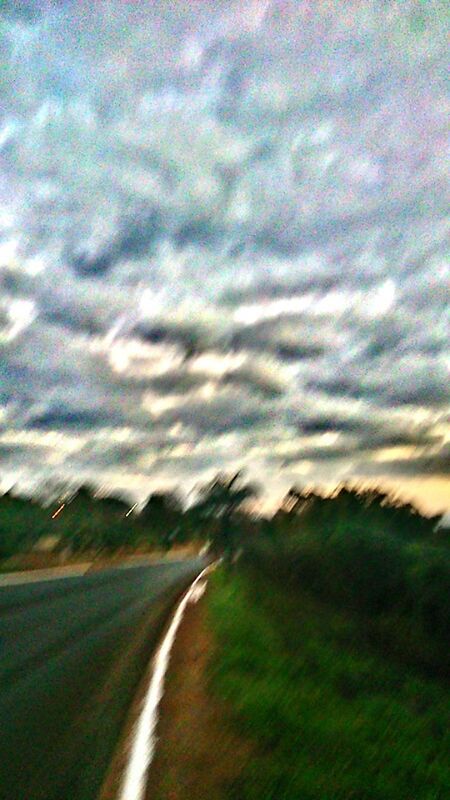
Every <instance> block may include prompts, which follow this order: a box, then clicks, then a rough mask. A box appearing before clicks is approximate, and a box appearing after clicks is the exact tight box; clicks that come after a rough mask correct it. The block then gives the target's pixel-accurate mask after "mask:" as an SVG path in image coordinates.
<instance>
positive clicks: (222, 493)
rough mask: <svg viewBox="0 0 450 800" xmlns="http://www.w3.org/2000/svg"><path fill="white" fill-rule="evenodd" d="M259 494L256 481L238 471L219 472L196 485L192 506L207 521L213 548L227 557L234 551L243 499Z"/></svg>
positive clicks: (243, 504) (246, 499)
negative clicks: (194, 500) (228, 473)
mask: <svg viewBox="0 0 450 800" xmlns="http://www.w3.org/2000/svg"><path fill="white" fill-rule="evenodd" d="M258 494H259V488H258V486H256V484H253V483H246V482H245V481H243V476H242V472H237V473H236V474H234V475H231V476H228V475H225V474H223V473H219V475H217V476H216V477H215V478H213V480H212V481H210V482H209V483H206V484H204V485H203V486H201V487H200V489H199V492H198V500H197V502H196V503H195V504H194V507H193V510H194V512H195V514H196V516H197V517H198V519H199V521H200V522H201V523H203V524H205V523H206V524H207V527H208V535H209V538H210V539H211V542H212V547H213V549H214V550H215V551H216V552H218V553H222V554H223V556H224V557H225V558H226V559H227V560H231V559H232V558H233V555H235V553H236V550H237V547H238V543H239V541H240V536H239V516H240V515H242V513H243V509H244V506H245V503H246V502H247V501H248V500H251V499H253V498H255V497H257V495H258Z"/></svg>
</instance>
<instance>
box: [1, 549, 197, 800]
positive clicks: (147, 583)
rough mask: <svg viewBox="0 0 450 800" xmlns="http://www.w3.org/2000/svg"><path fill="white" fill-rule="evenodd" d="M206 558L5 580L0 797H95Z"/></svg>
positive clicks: (45, 799)
mask: <svg viewBox="0 0 450 800" xmlns="http://www.w3.org/2000/svg"><path fill="white" fill-rule="evenodd" d="M201 566H202V562H201V560H200V559H191V560H189V561H182V562H167V563H161V564H154V565H151V566H138V567H133V568H128V569H110V570H107V571H103V572H98V573H91V574H87V575H85V576H82V577H80V576H77V577H65V578H58V579H55V580H47V581H42V582H37V583H23V584H21V585H15V586H1V585H0V799H1V800H95V798H97V796H98V793H99V790H100V787H101V784H102V781H103V779H104V776H105V774H106V771H107V769H108V766H109V763H110V760H111V757H112V754H113V751H114V747H115V745H116V743H117V741H118V738H119V736H120V732H121V729H122V727H123V724H124V721H125V719H126V715H127V711H128V708H129V706H130V703H131V701H132V699H133V696H134V694H135V692H136V689H137V686H138V683H139V680H140V678H141V677H142V674H143V671H144V669H145V667H146V665H147V664H148V660H149V657H150V655H151V653H152V651H153V649H154V646H155V644H156V642H157V640H158V637H159V635H160V634H161V632H162V629H163V626H164V622H165V621H166V620H167V617H168V614H169V612H170V609H171V608H172V606H173V604H174V601H175V599H176V597H177V596H178V595H179V594H180V593H181V591H182V590H183V589H184V588H185V587H186V586H187V585H188V584H189V583H190V581H191V580H192V579H193V578H194V577H195V575H196V574H198V572H199V571H200V569H201Z"/></svg>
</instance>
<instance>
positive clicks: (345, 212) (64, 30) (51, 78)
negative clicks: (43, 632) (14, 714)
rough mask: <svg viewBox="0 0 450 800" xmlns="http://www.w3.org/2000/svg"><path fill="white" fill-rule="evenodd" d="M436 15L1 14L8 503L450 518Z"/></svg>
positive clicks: (123, 10) (1, 280)
mask: <svg viewBox="0 0 450 800" xmlns="http://www.w3.org/2000/svg"><path fill="white" fill-rule="evenodd" d="M448 29H449V25H448V11H447V10H446V4H445V3H444V2H441V1H440V0H435V1H433V0H427V2H419V1H418V0H415V1H414V2H413V0H401V2H396V1H395V0H392V2H389V0H385V1H384V2H382V0H377V1H376V2H368V0H359V1H356V0H346V2H345V3H344V2H342V3H338V2H335V3H331V2H326V1H325V0H315V2H311V0H310V1H309V2H306V0H304V1H302V0H295V1H292V2H291V1H290V0H260V1H259V2H258V1H257V0H239V2H233V0H228V2H218V1H217V0H214V2H209V1H208V2H207V1H206V0H205V2H201V0H199V2H196V3H188V2H181V1H180V2H175V1H173V2H169V1H168V0H163V2H158V1H156V2H155V1H153V2H142V0H141V1H140V2H137V0H131V1H130V0H128V2H126V3H125V2H120V1H119V0H97V2H96V3H92V2H90V1H89V2H88V0H72V2H70V0H60V1H59V2H57V1H56V0H54V1H53V2H52V1H51V0H46V1H44V0H41V2H38V0H36V1H35V2H33V1H32V0H22V1H21V2H17V0H16V2H8V1H6V2H5V1H3V2H1V3H0V58H1V64H2V68H1V73H0V98H1V105H0V481H1V485H2V486H3V488H4V489H6V488H8V487H10V486H12V485H15V486H16V487H17V488H19V490H22V491H28V492H42V491H45V487H48V486H50V485H53V484H54V483H55V482H58V481H61V482H65V481H67V482H70V483H72V484H77V483H80V482H81V481H83V482H90V483H92V484H94V485H95V486H99V487H107V488H109V489H111V490H114V491H122V492H126V493H127V495H128V496H129V497H130V498H131V499H135V500H142V499H144V498H145V497H146V496H147V495H148V494H149V493H150V492H151V491H156V490H158V491H160V490H166V489H171V488H172V487H180V489H181V490H182V491H183V492H185V493H186V492H189V491H190V490H191V489H192V487H193V486H195V485H197V484H198V483H199V482H202V481H205V480H208V479H209V478H211V477H212V476H213V475H214V474H215V473H216V472H217V471H219V470H221V471H226V472H232V471H234V470H237V469H239V468H243V469H244V470H245V472H246V474H247V476H248V477H249V478H251V479H253V480H256V481H259V482H260V483H261V484H262V485H263V487H264V492H265V498H266V500H265V502H266V503H267V504H269V505H270V504H271V503H272V504H273V503H274V502H275V500H276V499H277V498H279V497H281V496H282V495H283V494H284V492H285V491H286V490H287V489H288V488H289V487H290V486H293V485H297V486H304V485H314V486H319V487H320V486H321V487H323V488H325V489H329V488H332V487H333V486H334V485H336V483H338V482H341V481H351V482H354V481H357V482H375V483H378V484H379V485H381V486H383V487H387V488H394V489H395V490H399V491H400V492H401V493H402V496H405V497H406V498H408V499H414V500H415V501H417V502H418V503H419V504H420V506H421V508H423V509H424V510H427V511H433V512H434V511H439V510H446V509H450V480H449V463H450V459H449V438H450V437H449V432H450V425H449V407H450V403H449V388H448V387H449V383H450V382H449V363H450V361H449V351H448V341H449V337H448V319H449V317H448V285H449V267H448V263H449V262H448V246H447V245H448V228H449V225H448V222H449V219H448V214H447V209H448V185H449V184H448V165H449V158H448V127H447V120H448V113H449V109H450V102H449V97H448V92H447V87H446V83H445V81H446V66H447V64H446V38H447V34H448Z"/></svg>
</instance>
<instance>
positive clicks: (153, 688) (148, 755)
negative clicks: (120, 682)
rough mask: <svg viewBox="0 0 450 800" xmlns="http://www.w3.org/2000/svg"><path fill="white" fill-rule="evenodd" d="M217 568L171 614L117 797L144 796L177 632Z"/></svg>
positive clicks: (138, 799) (140, 799)
mask: <svg viewBox="0 0 450 800" xmlns="http://www.w3.org/2000/svg"><path fill="white" fill-rule="evenodd" d="M214 568H215V564H210V565H209V566H208V567H206V569H204V570H202V572H201V573H200V575H199V576H198V577H197V578H196V579H195V581H194V582H193V583H192V584H191V586H190V587H189V589H188V590H187V592H186V593H185V595H184V596H183V598H182V600H181V601H180V603H179V604H178V606H177V610H176V611H175V614H174V615H173V617H172V622H171V623H170V625H169V628H168V630H167V633H166V635H165V636H164V639H163V641H162V643H161V645H160V646H159V648H158V650H157V652H156V655H155V657H154V659H153V670H152V675H151V678H150V684H149V687H148V690H147V694H146V697H145V698H144V702H143V705H142V709H141V713H140V716H139V718H138V720H137V722H136V725H135V727H134V730H133V732H132V734H131V747H130V751H129V760H128V764H127V767H126V769H125V773H124V779H123V783H122V789H121V792H120V794H119V798H118V800H143V798H144V795H145V791H146V786H147V773H148V769H149V766H150V764H151V761H152V759H153V756H154V754H155V745H156V736H155V732H156V725H157V722H158V707H159V703H160V701H161V698H162V696H163V693H164V679H165V674H166V671H167V666H168V663H169V658H170V651H171V649H172V646H173V643H174V641H175V636H176V633H177V630H178V627H179V625H180V622H181V620H182V617H183V614H184V612H185V609H186V606H187V604H188V603H196V602H197V601H198V600H199V599H200V597H201V596H202V595H203V593H204V591H205V589H206V580H205V577H204V576H205V575H206V574H207V573H208V572H210V571H211V570H212V569H214Z"/></svg>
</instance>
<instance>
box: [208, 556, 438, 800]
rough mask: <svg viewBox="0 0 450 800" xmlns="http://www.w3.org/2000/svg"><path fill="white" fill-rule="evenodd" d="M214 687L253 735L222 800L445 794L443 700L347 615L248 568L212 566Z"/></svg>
mask: <svg viewBox="0 0 450 800" xmlns="http://www.w3.org/2000/svg"><path fill="white" fill-rule="evenodd" d="M208 597H209V599H208V605H209V615H210V620H211V623H212V625H213V628H214V630H215V632H216V636H217V640H218V647H217V652H216V655H215V657H214V660H213V663H212V667H211V676H210V677H211V682H212V686H213V689H214V691H215V692H216V693H217V694H218V695H220V697H222V698H224V699H225V700H226V701H227V702H228V704H229V708H230V714H231V716H232V723H233V724H234V725H235V726H236V728H237V729H238V730H239V732H240V733H241V734H242V735H243V736H244V737H248V738H250V739H251V740H253V741H254V742H255V743H256V746H257V747H256V749H257V755H256V756H255V758H254V759H253V760H252V763H251V765H250V766H249V767H248V768H247V770H246V772H245V774H242V776H241V777H240V778H239V779H238V781H236V780H235V781H234V782H233V783H232V785H230V786H229V787H228V790H227V793H226V795H225V797H226V798H227V800H233V798H236V800H238V799H239V800H344V799H345V800H350V798H352V800H356V799H357V800H400V799H401V800H444V798H446V797H449V796H450V769H449V762H448V754H449V753H450V726H449V721H450V698H449V695H448V692H447V691H446V687H445V686H444V685H443V684H442V683H439V682H438V681H433V680H431V679H427V678H425V677H423V676H420V675H419V674H418V673H416V672H415V671H414V670H413V669H412V668H409V667H408V668H405V667H403V666H401V665H399V664H398V663H395V662H392V663H390V662H389V661H387V660H386V658H383V655H382V654H381V653H379V652H377V650H376V649H374V647H373V646H372V645H369V644H368V643H367V642H366V641H365V640H364V635H363V632H362V630H361V627H360V626H359V625H358V623H357V622H356V621H355V620H354V619H352V618H351V617H350V616H348V615H347V614H345V613H343V612H336V611H334V610H333V609H330V608H329V607H327V606H326V605H323V604H321V603H320V602H319V601H317V600H316V599H313V598H312V596H310V595H308V594H306V593H304V594H302V593H301V592H300V593H296V594H295V597H294V596H292V595H290V594H288V592H287V591H286V589H285V588H284V587H283V585H282V584H280V583H279V582H273V583H270V582H269V583H268V581H267V580H263V578H262V576H260V575H258V573H257V572H256V573H255V572H246V571H243V572H242V573H234V574H226V573H225V572H223V571H221V572H218V573H217V574H216V575H215V576H214V578H213V580H212V585H211V591H210V593H209V596H208Z"/></svg>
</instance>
